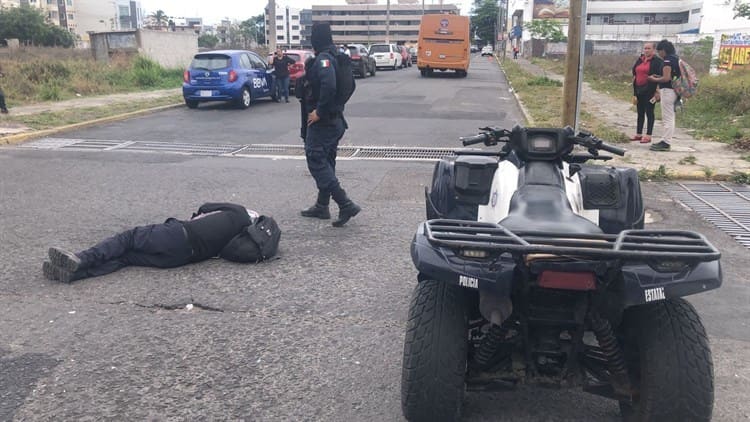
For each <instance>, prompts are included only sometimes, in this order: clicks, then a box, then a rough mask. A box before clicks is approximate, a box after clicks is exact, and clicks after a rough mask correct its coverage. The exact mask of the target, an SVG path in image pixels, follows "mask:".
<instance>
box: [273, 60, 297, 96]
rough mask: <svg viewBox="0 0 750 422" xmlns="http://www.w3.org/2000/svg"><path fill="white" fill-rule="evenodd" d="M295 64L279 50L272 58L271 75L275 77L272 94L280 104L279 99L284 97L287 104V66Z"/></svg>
mask: <svg viewBox="0 0 750 422" xmlns="http://www.w3.org/2000/svg"><path fill="white" fill-rule="evenodd" d="M294 63H295V62H294V60H292V59H291V58H290V57H289V56H285V55H284V53H283V52H282V51H281V48H277V49H276V55H274V56H273V63H272V64H273V73H274V75H276V82H275V84H274V92H275V93H276V101H278V102H281V97H282V96H283V97H284V100H285V101H286V102H289V66H291V65H293V64H294Z"/></svg>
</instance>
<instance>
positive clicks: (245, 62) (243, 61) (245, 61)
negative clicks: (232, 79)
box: [240, 54, 253, 69]
mask: <svg viewBox="0 0 750 422" xmlns="http://www.w3.org/2000/svg"><path fill="white" fill-rule="evenodd" d="M240 66H242V67H243V68H245V69H252V68H253V64H252V63H250V57H249V56H248V55H247V54H241V55H240Z"/></svg>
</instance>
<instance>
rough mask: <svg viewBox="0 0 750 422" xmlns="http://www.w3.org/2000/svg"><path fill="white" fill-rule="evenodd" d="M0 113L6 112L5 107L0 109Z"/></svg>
mask: <svg viewBox="0 0 750 422" xmlns="http://www.w3.org/2000/svg"><path fill="white" fill-rule="evenodd" d="M0 113H3V114H8V109H7V108H2V109H0Z"/></svg>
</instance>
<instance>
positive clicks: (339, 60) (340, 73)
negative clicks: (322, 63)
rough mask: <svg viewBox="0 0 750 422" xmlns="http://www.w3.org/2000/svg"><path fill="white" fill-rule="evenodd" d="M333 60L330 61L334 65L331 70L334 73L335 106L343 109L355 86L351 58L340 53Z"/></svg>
mask: <svg viewBox="0 0 750 422" xmlns="http://www.w3.org/2000/svg"><path fill="white" fill-rule="evenodd" d="M325 54H329V55H330V53H325ZM334 58H335V60H332V61H333V62H334V63H335V65H334V67H333V68H334V70H335V71H336V104H338V105H340V106H342V107H343V106H344V105H346V103H347V102H348V101H349V98H351V97H352V95H353V94H354V90H356V89H357V84H356V82H354V70H353V69H352V59H351V57H349V56H348V55H346V54H343V53H341V54H336V55H335V56H334Z"/></svg>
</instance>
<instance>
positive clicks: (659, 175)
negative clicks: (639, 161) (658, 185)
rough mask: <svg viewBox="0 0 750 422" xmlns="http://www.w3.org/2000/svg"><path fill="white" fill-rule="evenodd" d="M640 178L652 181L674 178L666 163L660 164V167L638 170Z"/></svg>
mask: <svg viewBox="0 0 750 422" xmlns="http://www.w3.org/2000/svg"><path fill="white" fill-rule="evenodd" d="M638 178H639V179H640V180H647V181H651V182H664V181H667V180H670V179H672V175H671V174H670V172H669V170H668V169H667V167H666V166H665V165H663V164H662V165H660V166H659V168H658V169H656V170H651V169H641V170H639V171H638Z"/></svg>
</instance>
